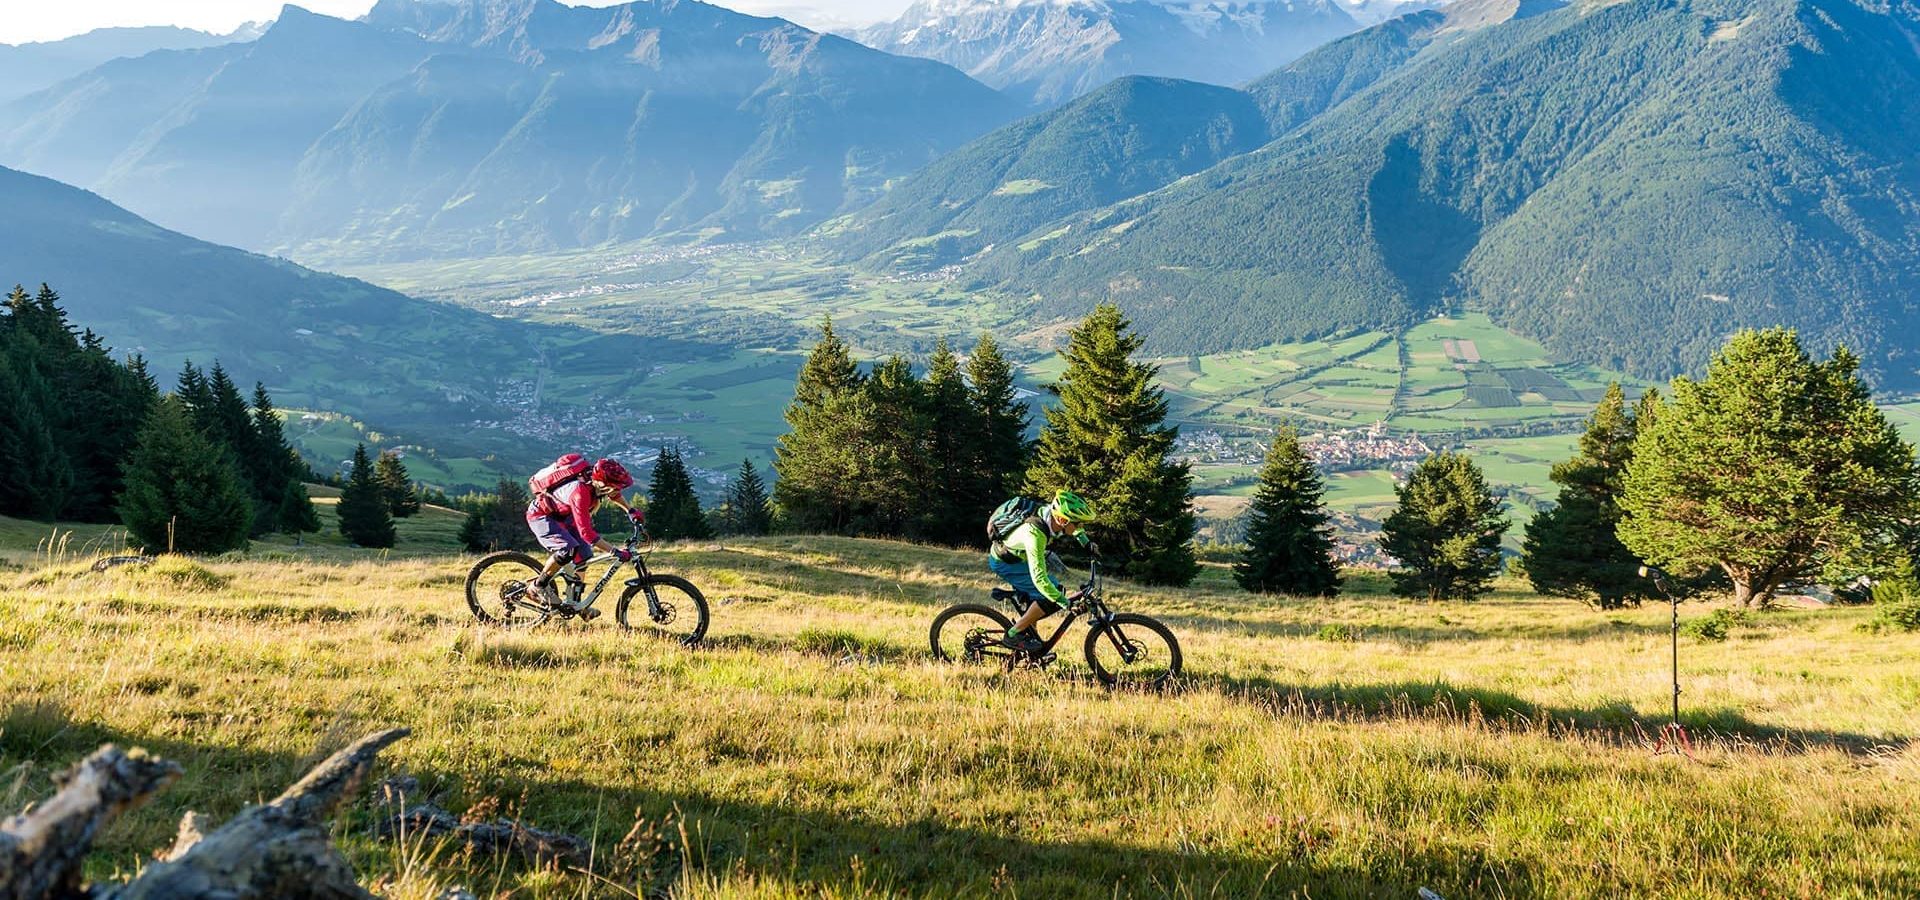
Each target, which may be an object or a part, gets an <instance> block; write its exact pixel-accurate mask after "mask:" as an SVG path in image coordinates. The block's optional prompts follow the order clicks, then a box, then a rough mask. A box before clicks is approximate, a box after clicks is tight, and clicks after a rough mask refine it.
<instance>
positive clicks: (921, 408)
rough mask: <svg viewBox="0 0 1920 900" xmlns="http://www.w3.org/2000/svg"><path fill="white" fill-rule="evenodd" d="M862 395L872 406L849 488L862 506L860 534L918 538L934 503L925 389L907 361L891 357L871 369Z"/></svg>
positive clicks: (863, 429)
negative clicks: (862, 451)
mask: <svg viewBox="0 0 1920 900" xmlns="http://www.w3.org/2000/svg"><path fill="white" fill-rule="evenodd" d="M865 390H866V393H867V396H868V398H869V400H870V401H871V403H872V406H871V407H870V408H869V409H868V410H866V413H867V416H866V418H864V420H856V423H857V424H859V425H861V426H864V427H862V428H861V429H860V430H859V432H858V434H859V436H860V437H861V438H862V439H863V440H862V443H863V444H864V445H865V447H866V451H865V460H864V463H865V464H864V465H863V466H862V467H860V468H859V469H858V470H856V473H855V477H854V478H853V479H851V482H850V488H851V490H852V491H853V493H854V494H855V496H857V497H859V498H861V499H862V500H864V501H865V505H866V510H865V515H864V516H862V517H861V519H860V520H859V521H857V522H856V523H855V530H857V531H858V532H860V533H863V534H871V535H877V536H883V537H902V536H908V535H911V536H916V537H918V536H921V534H920V530H919V529H920V525H921V523H922V521H923V518H924V516H925V514H926V512H928V511H929V510H930V509H931V508H933V507H935V506H937V503H938V501H937V498H935V497H933V496H931V492H930V491H929V490H928V489H929V487H931V486H932V485H930V483H929V482H930V479H931V474H930V467H929V465H928V463H929V462H930V460H929V459H928V446H927V435H928V432H929V431H930V423H929V421H928V418H927V403H926V390H925V385H923V384H921V382H920V379H919V378H917V377H915V376H914V374H913V366H912V365H911V364H909V363H908V362H907V360H906V358H905V357H902V356H893V357H889V358H888V359H887V360H886V361H885V362H883V363H881V364H880V365H878V366H875V367H874V369H873V374H872V375H870V376H868V378H867V383H866V385H865Z"/></svg>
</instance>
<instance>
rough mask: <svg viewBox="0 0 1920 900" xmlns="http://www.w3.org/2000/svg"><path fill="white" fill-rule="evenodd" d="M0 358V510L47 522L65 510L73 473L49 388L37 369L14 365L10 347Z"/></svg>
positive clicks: (14, 354) (16, 363)
mask: <svg viewBox="0 0 1920 900" xmlns="http://www.w3.org/2000/svg"><path fill="white" fill-rule="evenodd" d="M4 349H5V354H4V356H3V357H0V466H3V467H4V471H5V472H6V473H7V474H6V477H5V478H0V513H5V514H7V515H10V516H19V517H22V518H28V519H40V520H43V521H51V520H53V519H55V518H57V517H58V516H59V514H60V512H61V511H62V510H63V509H65V508H66V505H67V500H68V498H69V497H70V496H71V494H72V490H73V482H74V473H73V467H72V465H71V463H70V462H69V461H68V458H67V454H66V453H65V452H64V451H63V449H62V447H61V446H60V442H59V435H58V433H57V432H56V431H55V429H54V423H53V419H52V416H51V415H50V414H49V412H48V410H49V408H50V407H51V406H52V405H53V402H54V401H53V396H52V391H51V389H50V388H49V386H48V385H47V384H46V382H45V380H44V379H43V378H42V377H41V376H40V373H39V372H38V371H37V370H35V369H34V368H33V367H32V366H30V365H22V364H20V363H19V362H18V361H17V360H16V358H15V356H16V353H15V348H13V347H11V346H9V347H7V348H4Z"/></svg>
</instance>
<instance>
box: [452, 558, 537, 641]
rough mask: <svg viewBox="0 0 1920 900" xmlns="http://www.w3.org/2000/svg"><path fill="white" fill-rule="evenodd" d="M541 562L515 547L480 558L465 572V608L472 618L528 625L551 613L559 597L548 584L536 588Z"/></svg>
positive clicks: (514, 625)
mask: <svg viewBox="0 0 1920 900" xmlns="http://www.w3.org/2000/svg"><path fill="white" fill-rule="evenodd" d="M539 575H540V563H539V562H537V561H535V560H534V558H533V557H531V556H528V555H527V554H525V553H521V552H519V551H518V550H502V551H500V552H499V553H489V554H487V555H486V556H483V557H480V561H479V562H477V563H474V564H473V568H472V569H471V570H470V571H468V572H467V607H468V608H469V609H471V610H473V617H474V618H476V619H479V620H480V621H481V622H484V623H486V624H488V625H498V626H500V627H502V628H530V627H532V626H535V625H538V624H540V623H542V622H545V621H546V620H547V619H549V618H551V617H552V616H553V611H552V608H551V607H552V606H554V605H556V604H558V603H559V596H558V595H557V594H555V593H554V591H553V587H552V586H551V585H549V586H548V587H547V589H546V590H545V591H541V590H539V589H538V588H535V587H534V585H533V582H534V579H535V578H537V577H539Z"/></svg>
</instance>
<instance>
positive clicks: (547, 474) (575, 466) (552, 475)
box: [527, 453, 593, 497]
mask: <svg viewBox="0 0 1920 900" xmlns="http://www.w3.org/2000/svg"><path fill="white" fill-rule="evenodd" d="M591 468H593V463H591V462H588V461H587V458H586V457H584V456H581V455H580V454H578V453H569V454H567V455H565V456H562V457H560V458H559V459H556V460H554V461H553V464H552V465H550V466H547V467H546V468H544V469H541V470H540V471H538V472H535V473H533V477H532V478H529V479H527V488H528V489H529V490H531V491H532V492H533V495H534V496H535V497H543V496H546V495H548V494H551V493H553V489H554V488H557V487H559V486H561V485H563V484H566V483H567V482H569V481H572V480H574V479H576V478H579V477H581V476H583V475H585V474H587V470H588V469H591Z"/></svg>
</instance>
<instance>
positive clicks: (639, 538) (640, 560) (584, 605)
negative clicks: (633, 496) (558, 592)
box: [575, 525, 660, 615]
mask: <svg viewBox="0 0 1920 900" xmlns="http://www.w3.org/2000/svg"><path fill="white" fill-rule="evenodd" d="M646 543H647V541H646V538H645V536H644V532H643V531H642V529H641V527H640V526H638V525H635V526H634V527H633V533H632V534H631V535H628V537H627V542H626V545H625V549H626V550H627V552H629V553H632V554H633V558H632V559H630V560H628V561H627V562H624V563H623V562H620V561H619V560H615V561H614V564H613V565H611V566H608V567H607V571H605V572H604V573H601V575H600V581H599V582H597V583H596V584H594V586H593V590H592V592H590V593H588V594H587V595H586V596H585V598H583V599H582V600H581V602H580V606H579V611H584V610H588V609H592V608H593V604H595V603H597V602H599V600H600V594H601V592H603V591H605V590H606V589H607V585H608V584H611V583H612V582H613V576H615V575H618V574H620V570H621V568H622V567H623V566H629V565H630V566H633V571H634V577H632V578H629V579H627V582H626V586H627V587H640V588H643V589H644V590H645V591H646V594H647V611H648V612H649V613H652V612H658V611H659V604H660V601H659V599H658V597H657V596H656V595H655V594H654V592H653V586H652V584H651V583H650V582H651V581H652V580H653V572H652V571H650V570H649V569H648V568H647V560H646V557H645V556H644V555H643V553H642V552H640V551H635V550H634V548H635V547H643V546H645V545H646ZM581 583H582V584H584V583H586V582H585V579H582V580H581ZM579 611H576V612H575V615H578V614H579Z"/></svg>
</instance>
